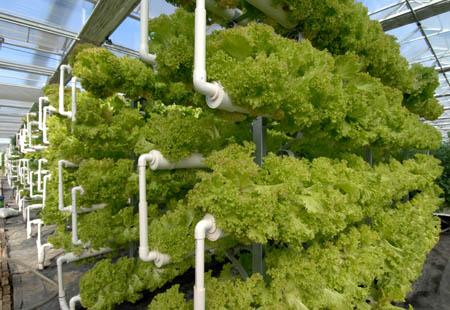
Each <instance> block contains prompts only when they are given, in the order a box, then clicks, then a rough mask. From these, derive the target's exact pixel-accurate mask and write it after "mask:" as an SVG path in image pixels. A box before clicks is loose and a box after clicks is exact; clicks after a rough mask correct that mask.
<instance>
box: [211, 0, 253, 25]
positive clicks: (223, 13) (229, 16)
mask: <svg viewBox="0 0 450 310" xmlns="http://www.w3.org/2000/svg"><path fill="white" fill-rule="evenodd" d="M205 6H206V9H207V10H208V11H210V12H211V13H214V14H215V15H217V16H220V17H222V18H223V19H226V20H231V21H235V20H237V19H238V18H239V17H241V15H242V14H243V13H242V11H241V10H239V9H224V8H219V7H218V6H217V3H216V1H214V0H206V2H205ZM248 22H249V20H248V19H244V20H242V21H240V22H239V23H238V24H239V25H246V24H248Z"/></svg>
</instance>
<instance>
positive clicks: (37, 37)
mask: <svg viewBox="0 0 450 310" xmlns="http://www.w3.org/2000/svg"><path fill="white" fill-rule="evenodd" d="M67 40H68V39H67V38H65V37H61V36H58V35H55V34H51V33H47V32H43V31H39V30H35V29H31V30H30V36H29V39H28V42H29V43H32V44H35V45H40V46H45V47H47V48H53V49H54V50H64V49H65V48H66V47H67Z"/></svg>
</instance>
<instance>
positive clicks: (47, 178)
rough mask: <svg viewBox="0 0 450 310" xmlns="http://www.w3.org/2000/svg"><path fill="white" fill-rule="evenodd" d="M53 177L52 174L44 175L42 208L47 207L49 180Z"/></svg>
mask: <svg viewBox="0 0 450 310" xmlns="http://www.w3.org/2000/svg"><path fill="white" fill-rule="evenodd" d="M51 177H52V175H51V174H47V175H45V176H44V188H43V190H42V209H44V208H45V201H46V200H47V181H48V180H49V179H50V178H51Z"/></svg>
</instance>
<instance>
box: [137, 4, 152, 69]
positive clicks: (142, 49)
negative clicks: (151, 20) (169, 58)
mask: <svg viewBox="0 0 450 310" xmlns="http://www.w3.org/2000/svg"><path fill="white" fill-rule="evenodd" d="M149 2H150V0H141V12H140V13H141V18H140V39H139V58H140V59H141V60H142V61H144V62H146V63H149V64H151V65H154V64H155V63H156V55H154V54H149V52H148V3H149Z"/></svg>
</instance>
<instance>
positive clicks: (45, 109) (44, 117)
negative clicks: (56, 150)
mask: <svg viewBox="0 0 450 310" xmlns="http://www.w3.org/2000/svg"><path fill="white" fill-rule="evenodd" d="M48 111H51V112H56V109H55V108H54V107H52V106H50V105H49V106H47V107H44V115H43V121H42V129H43V130H42V140H43V141H44V143H45V144H50V142H49V141H48V138H47V114H48Z"/></svg>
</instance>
